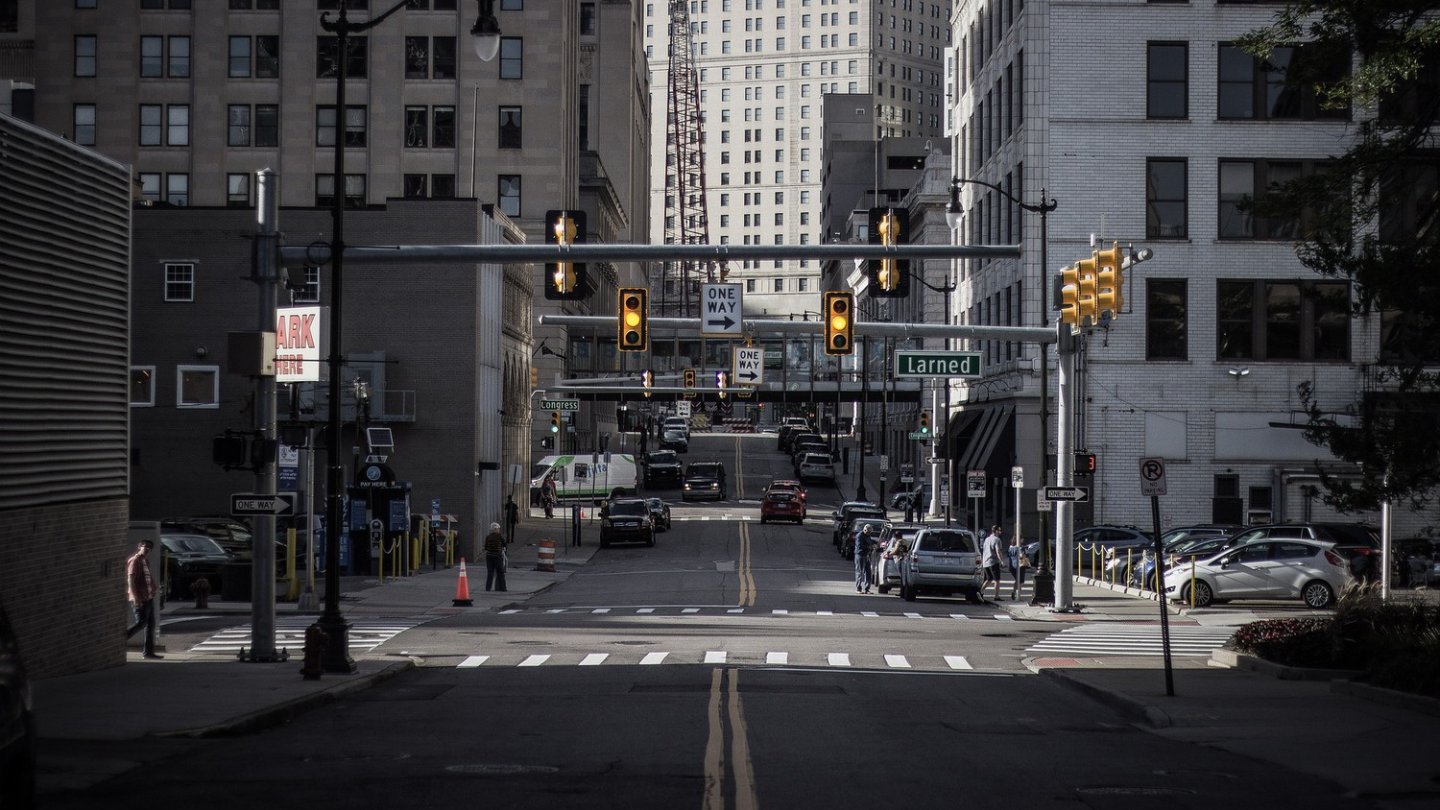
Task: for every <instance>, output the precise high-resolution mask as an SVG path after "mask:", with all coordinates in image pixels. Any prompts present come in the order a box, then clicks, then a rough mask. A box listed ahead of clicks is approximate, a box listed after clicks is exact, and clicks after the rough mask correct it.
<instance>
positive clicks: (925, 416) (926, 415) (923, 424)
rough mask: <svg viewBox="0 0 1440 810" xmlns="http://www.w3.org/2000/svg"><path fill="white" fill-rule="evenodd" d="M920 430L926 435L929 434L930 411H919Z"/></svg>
mask: <svg viewBox="0 0 1440 810" xmlns="http://www.w3.org/2000/svg"><path fill="white" fill-rule="evenodd" d="M920 432H921V433H924V434H925V435H927V436H928V435H930V412H929V411H921V412H920Z"/></svg>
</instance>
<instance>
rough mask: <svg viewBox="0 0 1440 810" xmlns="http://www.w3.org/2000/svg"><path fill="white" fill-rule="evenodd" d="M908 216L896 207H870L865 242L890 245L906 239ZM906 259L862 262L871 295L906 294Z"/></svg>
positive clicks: (898, 295) (907, 285)
mask: <svg viewBox="0 0 1440 810" xmlns="http://www.w3.org/2000/svg"><path fill="white" fill-rule="evenodd" d="M908 229H909V215H908V214H907V212H906V211H905V210H904V209H900V208H871V209H870V219H869V242H870V244H872V245H885V246H887V247H893V246H896V245H901V244H904V243H905V242H906V241H907V240H908V238H909V237H908V234H907V231H908ZM909 264H910V263H909V261H908V260H907V259H892V258H888V257H887V258H883V259H870V260H868V261H866V262H865V273H866V275H867V276H869V279H870V284H869V287H868V289H869V292H870V294H871V295H873V296H879V297H891V298H899V297H902V296H905V295H908V294H909V293H910V285H909V284H908V283H907V279H906V277H905V275H906V271H907V270H908V269H909Z"/></svg>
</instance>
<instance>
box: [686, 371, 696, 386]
mask: <svg viewBox="0 0 1440 810" xmlns="http://www.w3.org/2000/svg"><path fill="white" fill-rule="evenodd" d="M685 387H686V388H694V387H695V369H693V368H687V369H685Z"/></svg>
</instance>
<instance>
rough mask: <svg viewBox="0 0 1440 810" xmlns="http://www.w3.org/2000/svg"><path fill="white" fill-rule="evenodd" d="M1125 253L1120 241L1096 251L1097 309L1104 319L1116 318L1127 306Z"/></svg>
mask: <svg viewBox="0 0 1440 810" xmlns="http://www.w3.org/2000/svg"><path fill="white" fill-rule="evenodd" d="M1124 264H1125V254H1124V253H1123V252H1122V251H1121V248H1120V243H1119V242H1113V243H1111V248H1110V249H1109V250H1097V251H1095V309H1096V310H1097V311H1098V313H1099V317H1100V318H1101V319H1102V320H1103V319H1107V315H1106V313H1109V314H1108V318H1114V317H1115V316H1117V315H1119V314H1120V310H1121V309H1124V307H1125V296H1124V287H1125V268H1124V266H1123V265H1124Z"/></svg>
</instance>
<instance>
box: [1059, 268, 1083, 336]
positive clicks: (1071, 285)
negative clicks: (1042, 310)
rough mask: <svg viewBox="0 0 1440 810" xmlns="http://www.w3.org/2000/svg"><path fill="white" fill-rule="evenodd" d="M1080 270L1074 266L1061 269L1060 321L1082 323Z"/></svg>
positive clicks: (1073, 323)
mask: <svg viewBox="0 0 1440 810" xmlns="http://www.w3.org/2000/svg"><path fill="white" fill-rule="evenodd" d="M1079 299H1080V271H1079V270H1076V269H1075V267H1074V266H1070V267H1066V268H1065V269H1064V270H1061V271H1060V322H1061V323H1068V324H1070V325H1071V326H1079V325H1080V307H1079Z"/></svg>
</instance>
